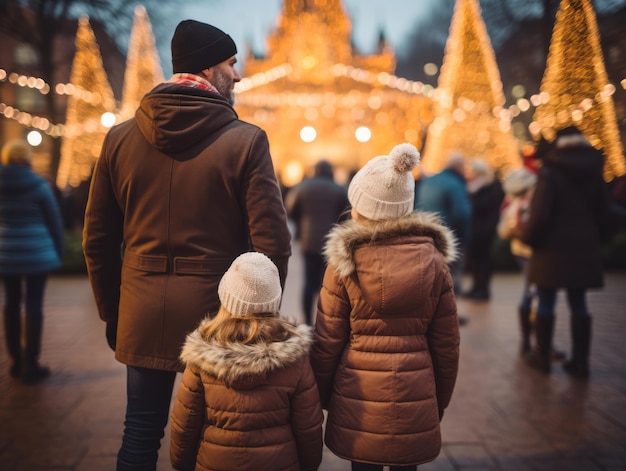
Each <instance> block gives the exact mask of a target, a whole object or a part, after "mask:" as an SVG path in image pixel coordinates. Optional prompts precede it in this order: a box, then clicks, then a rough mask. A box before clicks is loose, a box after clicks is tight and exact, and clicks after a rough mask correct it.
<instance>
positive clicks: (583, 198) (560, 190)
mask: <svg viewBox="0 0 626 471" xmlns="http://www.w3.org/2000/svg"><path fill="white" fill-rule="evenodd" d="M538 157H540V158H541V167H540V168H539V170H538V172H537V184H536V188H535V190H534V193H533V195H532V199H531V202H530V208H529V213H528V219H527V220H526V222H525V223H524V224H523V225H522V227H521V232H520V239H521V240H522V241H523V242H525V243H526V244H528V245H530V246H531V248H532V255H531V259H530V267H529V275H528V277H529V281H530V282H531V283H534V284H536V286H537V293H538V298H539V305H538V308H537V319H536V322H535V332H536V338H537V349H536V350H534V351H533V352H532V353H531V354H530V355H528V356H527V357H526V358H527V359H528V362H529V364H530V366H532V367H534V368H537V369H539V370H540V371H542V372H544V373H550V370H551V367H550V351H551V349H552V338H553V334H554V318H555V306H556V301H557V291H558V290H559V289H565V290H566V295H567V302H568V306H569V309H570V328H571V338H572V353H571V357H570V359H569V360H567V361H566V362H565V363H564V364H563V367H564V369H565V371H566V372H567V373H568V374H570V375H572V376H574V377H578V378H587V377H588V376H589V352H590V345H591V333H592V331H591V329H592V316H591V315H590V313H589V309H588V306H587V300H586V294H587V290H588V289H592V288H601V287H602V286H603V268H602V262H601V256H600V246H601V242H602V240H603V239H604V238H605V237H606V236H607V235H608V231H609V202H608V193H607V188H606V185H605V183H604V180H603V176H602V170H603V163H604V159H603V155H602V152H600V151H599V150H596V149H594V148H593V147H592V146H591V144H590V143H589V141H587V139H585V137H584V136H583V134H582V133H581V132H580V130H578V129H577V128H576V127H574V126H570V127H567V128H565V129H562V130H559V131H558V132H557V134H556V141H555V142H554V144H553V145H551V146H549V147H547V148H546V149H545V150H543V151H542V152H541V153H538Z"/></svg>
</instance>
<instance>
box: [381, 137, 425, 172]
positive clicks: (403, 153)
mask: <svg viewBox="0 0 626 471" xmlns="http://www.w3.org/2000/svg"><path fill="white" fill-rule="evenodd" d="M389 158H390V159H391V165H392V166H393V169H394V170H395V171H396V172H398V173H404V172H410V171H411V170H413V169H414V168H415V167H417V164H419V162H420V153H419V152H418V150H417V149H416V148H415V146H414V145H413V144H409V143H407V142H405V143H404V144H398V145H397V146H395V147H394V148H393V149H392V150H391V152H390V153H389Z"/></svg>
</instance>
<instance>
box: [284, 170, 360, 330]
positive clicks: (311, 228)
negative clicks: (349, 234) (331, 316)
mask: <svg viewBox="0 0 626 471" xmlns="http://www.w3.org/2000/svg"><path fill="white" fill-rule="evenodd" d="M349 206H350V202H349V201H348V190H347V189H346V188H345V187H344V186H341V185H338V184H337V183H335V181H334V176H333V167H332V165H331V164H330V162H328V161H326V160H321V161H319V162H318V163H317V164H316V165H315V171H314V174H313V178H309V179H306V180H303V181H302V182H301V183H299V184H298V185H296V186H295V187H293V188H292V189H291V190H290V191H289V193H287V197H286V200H285V207H286V209H287V214H288V216H289V217H290V218H291V219H292V220H293V221H294V223H295V224H296V239H297V240H298V241H299V242H300V250H301V252H302V257H303V258H304V286H303V289H302V312H303V313H304V318H305V320H306V323H307V324H308V325H312V323H313V313H314V311H315V306H314V304H313V301H314V299H315V297H316V296H317V295H318V294H319V291H320V288H321V286H322V277H323V275H324V270H325V269H326V264H325V263H324V256H323V255H322V249H323V247H324V242H325V237H326V235H327V234H328V232H329V231H330V230H331V229H332V227H333V225H335V224H337V223H338V222H340V221H341V220H342V214H344V215H346V216H347V215H348V212H347V209H348V208H349Z"/></svg>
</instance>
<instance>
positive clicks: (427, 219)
mask: <svg viewBox="0 0 626 471" xmlns="http://www.w3.org/2000/svg"><path fill="white" fill-rule="evenodd" d="M397 236H416V237H430V238H431V239H432V240H433V243H434V245H435V248H436V249H437V250H438V251H439V252H440V253H441V254H442V255H443V257H444V260H445V261H446V263H450V262H452V261H454V260H456V258H457V257H458V249H457V241H456V239H455V237H454V235H453V234H452V231H451V230H450V229H448V228H447V227H446V226H444V225H443V223H442V222H441V219H440V218H439V216H437V214H435V213H429V212H425V211H416V212H412V213H410V214H409V215H407V216H404V217H401V218H394V219H386V220H382V221H374V222H370V223H367V224H363V223H360V222H357V221H354V220H349V221H345V222H344V223H342V224H340V225H337V226H335V227H334V228H333V229H332V230H331V231H330V233H329V234H328V239H327V243H326V247H325V248H324V256H325V257H326V261H327V262H328V264H329V265H332V266H333V267H335V270H336V271H337V274H338V275H339V276H340V277H346V276H349V275H350V274H352V273H353V272H354V271H355V268H356V266H355V263H354V249H355V248H356V247H357V246H359V245H362V244H367V243H372V242H378V241H381V240H385V239H390V238H392V237H397Z"/></svg>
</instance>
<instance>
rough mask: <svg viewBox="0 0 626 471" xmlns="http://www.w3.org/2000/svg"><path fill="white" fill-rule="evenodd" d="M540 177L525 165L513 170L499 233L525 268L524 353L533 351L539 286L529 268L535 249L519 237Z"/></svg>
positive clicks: (507, 181)
mask: <svg viewBox="0 0 626 471" xmlns="http://www.w3.org/2000/svg"><path fill="white" fill-rule="evenodd" d="M536 182H537V176H536V175H535V173H534V172H532V171H531V170H529V169H528V168H527V167H521V168H519V169H517V170H515V171H513V172H511V173H510V174H509V175H507V177H506V178H505V179H504V182H503V188H504V192H505V195H506V196H505V199H504V202H503V205H502V211H501V215H500V220H499V222H498V228H497V229H498V235H499V236H500V237H501V238H502V239H503V240H509V241H510V250H511V254H512V255H513V257H515V261H516V262H517V264H518V266H519V267H520V270H521V271H522V278H523V280H524V281H523V283H524V284H523V287H522V296H521V299H520V302H519V306H518V317H519V324H520V332H521V338H522V342H521V348H520V353H521V354H522V355H527V354H529V353H530V352H531V350H532V348H531V332H532V324H533V321H532V311H533V301H534V300H535V298H536V287H535V286H534V285H532V284H531V283H530V282H529V280H528V267H529V265H530V256H531V255H532V249H531V248H530V247H529V246H528V245H526V244H524V243H523V242H522V241H521V240H519V236H518V233H519V230H520V228H521V226H522V224H523V223H524V221H525V220H526V219H527V217H528V208H529V205H530V198H531V197H532V193H533V189H534V188H535V183H536Z"/></svg>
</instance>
